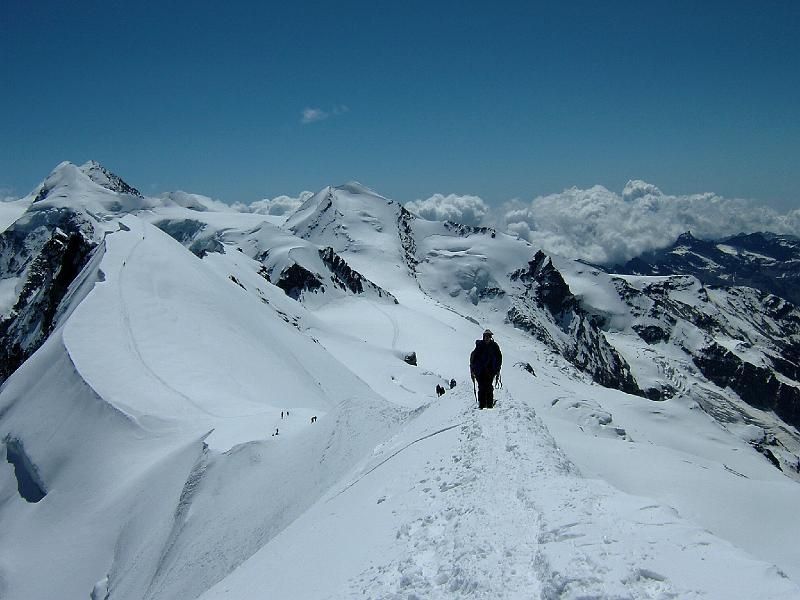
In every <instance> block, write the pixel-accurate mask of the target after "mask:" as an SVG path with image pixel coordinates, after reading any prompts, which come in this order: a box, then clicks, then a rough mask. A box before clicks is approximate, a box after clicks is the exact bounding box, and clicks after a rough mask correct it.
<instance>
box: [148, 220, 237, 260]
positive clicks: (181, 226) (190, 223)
mask: <svg viewBox="0 0 800 600" xmlns="http://www.w3.org/2000/svg"><path fill="white" fill-rule="evenodd" d="M154 225H155V226H156V227H158V228H159V229H160V230H161V231H163V232H164V233H166V234H167V235H169V236H170V237H171V238H173V239H174V240H176V241H177V242H180V243H181V244H183V245H184V246H186V247H187V248H188V249H189V251H190V252H191V253H192V254H194V255H195V256H197V257H198V258H203V257H204V256H206V255H207V254H211V253H215V252H216V253H222V252H224V251H225V248H224V246H223V245H222V242H221V241H220V240H219V239H218V237H217V236H216V235H208V234H206V233H205V231H206V229H207V225H206V224H205V223H201V222H200V221H196V220H194V219H165V220H163V221H158V222H156V223H154Z"/></svg>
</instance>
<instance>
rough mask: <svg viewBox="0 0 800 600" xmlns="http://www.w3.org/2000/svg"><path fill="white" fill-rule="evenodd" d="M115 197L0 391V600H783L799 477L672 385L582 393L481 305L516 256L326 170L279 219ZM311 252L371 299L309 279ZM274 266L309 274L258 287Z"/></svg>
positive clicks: (799, 564) (498, 301)
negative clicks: (479, 396) (316, 285)
mask: <svg viewBox="0 0 800 600" xmlns="http://www.w3.org/2000/svg"><path fill="white" fill-rule="evenodd" d="M96 170H97V169H95V171H96ZM75 176H76V177H78V175H77V174H76V175H75ZM106 179H108V181H112V182H113V181H116V180H114V179H113V178H112V177H110V176H107V177H106ZM103 181H105V179H104V180H103ZM123 183H124V182H123ZM125 185H127V184H125ZM113 187H118V188H120V190H123V191H116V190H114V189H111V188H108V187H104V188H103V189H104V190H108V191H102V194H103V198H106V196H108V198H106V200H108V201H109V202H110V203H111V204H113V205H114V206H116V204H115V203H114V202H112V201H113V199H114V197H113V194H128V195H130V192H129V191H125V190H126V189H128V188H126V187H125V186H123V185H122V184H119V185H116V184H115V186H113ZM128 187H129V186H128ZM98 193H100V192H98ZM87 194H88V195H87V196H86V198H83V199H82V201H83V200H87V201H88V200H92V198H90V197H89V196H91V194H94V192H92V191H91V190H89V192H87ZM109 194H111V195H109ZM68 196H69V194H68V193H65V196H64V197H63V198H61V197H60V200H59V202H60V203H61V206H64V207H68V206H69V201H70V199H69V197H68ZM111 204H109V205H111ZM133 204H134V205H136V206H139V207H140V208H137V209H133V210H131V211H128V212H129V213H130V214H127V215H116V216H114V215H109V216H107V217H106V218H104V219H103V221H102V223H103V232H104V233H103V234H102V236H101V235H100V234H98V242H97V243H98V245H97V247H96V248H95V249H94V250H93V252H92V254H91V257H90V258H89V259H88V262H87V263H86V266H85V267H83V269H82V271H81V272H80V275H79V276H78V277H77V278H76V279H75V280H74V281H73V282H72V283H71V285H70V286H69V288H68V290H67V292H66V294H65V296H64V298H63V300H61V301H60V303H59V307H58V311H57V313H56V314H55V316H54V317H53V322H54V330H53V333H52V334H51V335H50V336H49V338H47V340H46V342H45V343H44V345H42V346H41V347H40V348H39V349H38V350H37V351H36V352H35V353H34V354H33V355H32V356H31V357H30V358H28V359H27V360H26V361H25V362H24V363H23V364H22V366H21V367H20V368H19V369H17V370H16V371H15V372H14V373H13V374H12V375H11V376H10V377H9V379H8V380H7V381H6V382H5V383H4V384H3V386H2V388H0V439H2V440H3V448H4V450H5V454H6V457H7V458H8V461H0V597H2V598H4V599H5V598H8V599H11V600H17V599H19V600H22V599H26V600H28V599H42V600H44V599H51V598H92V599H94V600H99V599H105V598H108V599H109V600H134V599H136V600H140V599H167V598H169V599H186V600H189V599H194V598H202V599H204V600H212V599H214V600H216V599H222V598H227V599H242V600H244V599H250V598H263V597H266V598H281V599H284V598H285V599H292V600H294V599H328V598H331V599H338V598H398V599H399V598H403V599H409V598H418V599H421V598H486V599H489V598H492V599H494V598H512V599H516V598H544V599H548V600H549V599H555V598H564V599H578V598H632V599H634V598H636V599H638V598H720V599H722V598H774V599H784V598H800V546H798V544H797V540H798V539H800V523H799V522H798V520H797V519H796V516H795V513H796V509H797V506H800V486H798V484H797V482H796V481H794V480H792V479H790V478H788V477H786V476H785V475H784V474H782V473H781V472H780V471H779V470H778V469H776V468H775V467H774V466H773V465H772V464H770V462H769V461H768V460H766V459H765V458H764V456H763V455H761V454H759V453H758V452H756V451H755V450H754V448H753V447H752V446H751V445H750V444H748V443H747V439H748V438H747V435H746V433H747V431H744V432H743V431H740V430H739V429H737V428H735V427H734V426H733V425H732V424H729V426H728V427H723V426H722V425H720V424H719V423H718V422H717V421H716V420H714V419H713V418H712V417H710V416H709V414H708V413H707V412H705V411H704V410H703V409H702V408H701V406H700V404H698V403H697V402H696V401H695V400H694V399H693V398H692V390H691V386H689V385H687V386H686V388H687V389H686V390H685V391H682V392H681V393H676V395H675V396H674V397H671V398H670V399H668V400H664V401H661V402H653V401H651V400H647V399H645V398H642V397H638V396H633V395H629V394H625V393H623V392H621V391H619V390H616V389H610V388H605V387H601V386H599V385H596V384H594V383H593V382H592V381H591V379H590V378H589V376H587V374H586V373H585V372H581V371H578V370H577V369H576V368H575V366H573V364H571V363H570V362H568V361H567V360H566V359H565V358H564V357H563V356H561V355H560V354H558V353H557V352H556V351H555V350H554V346H553V345H546V344H544V343H542V342H541V341H540V340H539V339H537V338H536V337H535V336H532V335H530V333H527V332H525V331H522V330H519V329H516V328H514V327H512V326H511V325H510V324H508V323H507V322H506V318H505V317H506V314H507V311H508V306H509V305H510V304H511V302H512V299H509V298H508V296H510V295H511V294H512V292H513V289H512V287H511V285H510V284H509V283H508V281H511V280H510V279H509V274H510V273H512V272H514V271H515V270H517V269H519V268H520V267H524V266H525V263H526V261H529V260H531V259H532V258H533V255H534V253H535V249H531V248H528V247H527V246H526V245H525V244H524V243H521V242H519V241H518V240H511V239H510V238H506V237H503V236H500V235H498V236H497V239H496V238H495V235H494V233H493V232H491V231H477V230H475V231H473V230H469V229H464V228H461V227H460V226H455V225H452V224H451V225H443V224H431V223H424V222H422V223H412V222H411V221H410V220H409V219H410V218H409V216H408V214H407V213H404V212H403V210H402V209H401V208H400V207H399V205H397V204H396V203H392V202H391V201H388V200H386V199H384V198H381V197H380V196H377V195H374V194H372V193H371V192H370V191H369V190H367V189H366V188H363V187H361V186H356V185H354V184H353V185H349V186H345V187H344V188H328V189H326V190H323V192H321V193H320V194H318V195H317V196H316V197H315V199H312V200H311V201H309V203H307V204H306V205H305V206H304V207H303V208H301V212H300V213H298V215H296V217H295V218H293V219H289V221H288V222H287V226H286V228H285V229H283V230H278V229H276V228H275V227H274V226H272V225H269V226H263V227H262V224H261V223H259V221H258V215H253V214H243V215H237V214H236V213H234V212H232V211H225V212H221V213H219V214H217V213H215V212H214V211H213V210H204V211H203V212H202V216H201V214H200V213H198V211H197V210H196V209H195V208H192V207H185V206H175V205H174V204H170V205H168V206H164V205H163V203H161V205H160V204H159V201H157V200H154V199H142V200H141V201H139V200H137V201H136V202H134V203H133ZM204 208H205V207H204ZM150 223H156V224H158V225H159V227H161V228H162V229H164V230H169V231H170V232H172V234H173V235H175V236H176V237H183V236H184V234H186V239H182V241H183V242H185V244H184V245H181V244H180V243H178V242H177V241H175V240H174V239H172V238H170V237H169V236H168V235H167V234H166V233H165V231H164V230H162V229H159V228H158V227H155V226H153V225H151V224H150ZM189 233H191V235H188V234H189ZM295 235H300V236H302V239H301V238H299V237H293V236H295ZM501 238H502V239H501ZM198 240H199V241H200V242H201V243H198ZM273 244H275V245H273ZM187 247H191V248H193V249H194V250H195V251H196V254H193V253H192V252H191V251H190V250H189V249H188V248H187ZM327 247H331V248H333V250H334V251H335V252H336V253H337V256H340V257H341V260H342V261H346V263H347V265H350V266H351V267H352V268H353V269H354V271H353V272H352V273H350V275H351V276H352V277H353V278H354V280H355V278H356V275H353V273H357V274H358V277H363V278H365V279H364V281H369V282H373V283H374V284H375V286H379V287H380V289H381V290H385V291H387V292H388V293H389V294H391V298H396V299H397V301H398V302H397V303H394V302H393V301H387V297H386V296H384V295H381V294H377V293H374V289H373V288H369V289H368V286H366V285H365V286H364V288H363V290H362V292H358V291H357V290H356V291H354V290H350V289H348V290H347V291H344V290H341V289H338V290H333V289H332V288H333V287H336V283H335V280H334V279H330V274H329V273H326V272H324V269H326V268H328V267H326V266H324V265H323V264H322V263H321V262H320V260H321V259H320V257H319V256H320V255H317V254H316V252H317V250H324V248H327ZM296 249H300V250H299V251H298V250H296ZM198 255H199V256H202V258H199V257H198ZM292 261H297V263H296V264H300V263H302V265H301V266H303V268H304V269H306V272H307V273H308V274H311V275H313V276H314V277H315V278H317V279H318V280H319V281H324V282H325V284H326V286H327V288H328V291H326V292H324V293H323V292H321V291H314V289H306V290H304V291H303V293H302V294H299V295H298V298H299V300H293V299H291V298H290V297H289V296H288V295H287V294H286V293H284V291H283V290H282V289H281V288H279V287H277V286H276V285H273V284H272V283H271V279H270V277H273V278H275V279H277V278H278V277H277V275H278V271H279V270H280V269H282V268H284V266H287V265H288V266H290V265H291V263H292ZM337 264H339V265H341V263H337ZM486 265H490V266H491V268H490V269H488V267H486ZM339 268H340V269H343V267H341V266H340V267H339ZM348 268H350V267H348ZM270 269H273V271H274V272H273V273H272V275H270V273H269V270H270ZM487 269H488V270H490V271H491V273H489V275H492V277H494V278H495V279H490V278H487V277H484V276H483V275H484V274H486V273H485V272H488V271H487ZM315 270H317V271H318V272H314V271H315ZM340 272H344V271H340ZM577 276H578V273H577V272H576V273H573V274H572V275H571V277H577ZM359 281H361V280H359ZM340 283H341V282H340ZM575 287H576V289H577V288H578V286H577V284H575ZM501 288H502V289H501ZM592 289H594V288H592ZM370 290H372V291H370ZM582 291H583V295H584V296H589V295H590V294H589V291H590V290H582ZM332 292H336V293H332ZM339 292H341V293H339ZM594 300H595V304H597V305H598V306H599V305H600V304H603V306H605V305H606V304H608V302H606V301H605V300H604V303H601V302H600V300H601V299H598V298H595V299H594ZM309 307H311V308H309ZM534 310H538V309H535V308H531V311H534ZM620 310H622V308H620ZM531 314H534V313H533V312H532V313H531ZM534 316H536V315H535V314H534ZM548 323H549V322H548ZM485 326H490V327H491V328H492V329H493V330H494V331H495V337H496V339H497V340H498V342H499V343H500V345H501V347H502V349H503V352H504V369H503V383H504V387H503V388H502V389H501V390H498V392H497V397H498V404H497V407H496V409H494V410H491V411H477V410H475V399H474V396H473V388H472V384H471V382H470V380H469V374H468V371H467V362H468V355H469V352H470V350H471V349H472V347H473V345H474V340H475V339H476V338H478V337H479V336H480V334H481V332H482V330H483V328H484V327H485ZM548 326H549V325H548ZM616 335H618V336H619V335H622V333H617V334H616ZM412 353H414V355H415V358H416V365H412V364H409V362H414V361H411V360H409V356H410V355H411V354H412ZM407 360H408V361H409V362H406V361H407ZM531 371H535V375H534V374H533V373H532V372H531ZM694 376H695V375H692V377H694ZM451 378H452V379H455V381H456V386H455V387H454V388H452V389H450V388H449V385H447V383H448V382H449V380H450V379H451ZM437 384H442V385H444V387H446V388H448V390H447V392H446V393H445V394H444V395H443V396H441V397H440V398H439V397H437V396H436V394H435V392H434V388H435V386H436V385H437ZM682 389H683V388H681V390H682ZM744 429H745V430H746V429H747V428H746V427H744ZM754 429H755V427H754Z"/></svg>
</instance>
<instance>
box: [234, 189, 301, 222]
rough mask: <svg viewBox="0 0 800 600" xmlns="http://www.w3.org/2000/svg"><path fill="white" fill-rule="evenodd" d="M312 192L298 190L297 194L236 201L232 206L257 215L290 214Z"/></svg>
mask: <svg viewBox="0 0 800 600" xmlns="http://www.w3.org/2000/svg"><path fill="white" fill-rule="evenodd" d="M313 195H314V192H308V191H306V192H300V194H299V195H298V196H276V197H275V198H265V199H263V200H256V201H255V202H251V203H250V204H243V203H241V202H237V203H236V204H234V205H233V208H235V209H236V210H239V211H242V212H251V213H256V214H259V215H276V216H283V215H290V214H292V213H293V212H294V211H296V210H297V209H298V208H300V206H302V204H303V203H304V202H305V201H306V200H308V199H309V198H311V196H313Z"/></svg>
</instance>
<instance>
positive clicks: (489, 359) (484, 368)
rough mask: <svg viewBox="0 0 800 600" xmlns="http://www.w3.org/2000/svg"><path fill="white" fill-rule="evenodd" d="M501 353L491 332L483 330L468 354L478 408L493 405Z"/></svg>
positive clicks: (500, 364)
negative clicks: (476, 388)
mask: <svg viewBox="0 0 800 600" xmlns="http://www.w3.org/2000/svg"><path fill="white" fill-rule="evenodd" d="M502 365H503V354H502V353H501V352H500V346H498V345H497V342H495V341H494V340H493V339H492V332H491V331H489V330H488V329H487V330H486V331H484V332H483V339H482V340H475V350H473V351H472V354H470V355H469V371H470V374H471V375H472V381H473V382H476V381H477V382H478V408H493V407H494V384H495V383H497V382H498V381H499V380H500V367H501V366H502Z"/></svg>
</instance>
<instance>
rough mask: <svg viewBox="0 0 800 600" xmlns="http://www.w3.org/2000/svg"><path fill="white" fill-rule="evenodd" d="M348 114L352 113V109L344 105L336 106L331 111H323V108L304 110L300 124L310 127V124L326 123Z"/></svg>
mask: <svg viewBox="0 0 800 600" xmlns="http://www.w3.org/2000/svg"><path fill="white" fill-rule="evenodd" d="M347 112H350V109H349V108H348V107H347V106H345V105H344V104H340V105H338V106H334V107H333V108H332V109H330V110H323V109H321V108H304V109H303V113H302V117H301V119H300V122H301V123H302V124H303V125H308V124H309V123H316V122H317V121H324V120H325V119H328V118H330V117H338V116H340V115H343V114H345V113H347Z"/></svg>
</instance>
